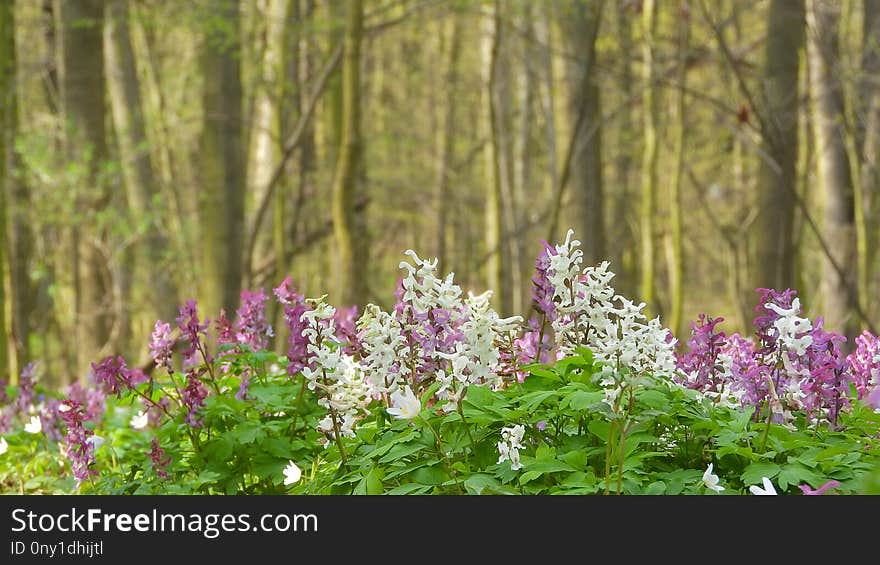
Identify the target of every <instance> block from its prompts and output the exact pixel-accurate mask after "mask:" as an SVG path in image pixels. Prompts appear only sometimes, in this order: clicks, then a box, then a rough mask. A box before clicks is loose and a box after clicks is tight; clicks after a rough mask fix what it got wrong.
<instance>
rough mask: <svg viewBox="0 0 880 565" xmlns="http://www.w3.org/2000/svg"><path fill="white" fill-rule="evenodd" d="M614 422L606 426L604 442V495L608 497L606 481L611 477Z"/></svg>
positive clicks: (608, 489) (608, 490)
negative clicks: (606, 438) (605, 439)
mask: <svg viewBox="0 0 880 565" xmlns="http://www.w3.org/2000/svg"><path fill="white" fill-rule="evenodd" d="M614 424H615V422H614V420H611V425H610V426H608V441H607V442H605V494H606V495H608V494H609V492H610V490H611V489H610V485H609V484H608V480H609V478H610V475H611V440H612V439H613V438H614Z"/></svg>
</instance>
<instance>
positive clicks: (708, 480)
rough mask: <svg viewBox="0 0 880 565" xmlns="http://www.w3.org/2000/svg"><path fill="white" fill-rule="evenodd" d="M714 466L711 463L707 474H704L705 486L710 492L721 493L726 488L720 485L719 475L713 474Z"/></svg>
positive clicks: (707, 468)
mask: <svg viewBox="0 0 880 565" xmlns="http://www.w3.org/2000/svg"><path fill="white" fill-rule="evenodd" d="M712 465H713V464H712V463H709V466H708V467H706V472H705V473H703V484H704V485H706V488H708V489H710V490H714V491H715V492H721V491H722V490H724V487H723V486H721V485H719V484H718V475H715V474H713V473H712Z"/></svg>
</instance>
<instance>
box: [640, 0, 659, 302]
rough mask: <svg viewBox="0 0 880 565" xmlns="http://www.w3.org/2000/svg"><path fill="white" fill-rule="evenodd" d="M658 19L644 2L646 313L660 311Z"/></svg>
mask: <svg viewBox="0 0 880 565" xmlns="http://www.w3.org/2000/svg"><path fill="white" fill-rule="evenodd" d="M656 22H657V5H656V2H655V0H645V1H644V2H643V3H642V126H643V129H644V149H643V152H642V201H641V211H640V221H639V224H640V226H641V233H640V240H641V273H640V279H639V280H640V294H641V297H640V298H641V300H643V301H644V302H645V303H646V304H647V306H646V308H645V311H646V312H651V313H656V312H657V305H656V304H655V303H654V302H655V300H654V298H655V297H654V291H655V287H656V281H655V280H654V278H655V271H654V263H655V259H654V255H655V231H656V224H655V216H656V208H657V205H656V200H657V152H658V140H657V116H658V114H659V103H658V99H657V96H656V94H657V88H656V85H655V82H656V81H655V79H656V70H655V65H654V41H655V40H654V33H655V29H656Z"/></svg>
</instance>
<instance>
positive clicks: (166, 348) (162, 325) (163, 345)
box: [150, 320, 175, 371]
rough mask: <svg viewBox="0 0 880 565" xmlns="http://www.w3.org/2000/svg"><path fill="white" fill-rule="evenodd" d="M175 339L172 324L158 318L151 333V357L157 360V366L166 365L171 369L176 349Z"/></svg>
mask: <svg viewBox="0 0 880 565" xmlns="http://www.w3.org/2000/svg"><path fill="white" fill-rule="evenodd" d="M174 341H175V340H174V339H172V338H171V324H169V323H167V322H163V321H162V320H156V325H155V326H154V327H153V333H152V334H150V357H151V358H152V359H153V361H155V362H156V366H157V367H165V368H166V369H168V371H171V370H172V368H171V354H172V352H173V349H174Z"/></svg>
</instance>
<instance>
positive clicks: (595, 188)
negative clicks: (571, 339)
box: [560, 0, 606, 264]
mask: <svg viewBox="0 0 880 565" xmlns="http://www.w3.org/2000/svg"><path fill="white" fill-rule="evenodd" d="M604 4H605V2H604V0H600V1H598V2H587V1H586V0H574V1H572V2H571V3H569V4H566V5H565V7H564V9H562V10H561V13H560V22H561V24H562V25H561V27H562V29H563V31H564V33H565V36H566V39H567V41H566V45H567V47H568V50H569V51H570V52H571V53H574V54H575V55H576V57H577V59H575V60H573V61H571V62H570V63H569V65H568V73H567V75H568V76H567V79H568V84H569V120H568V121H569V123H571V124H575V123H577V116H578V114H579V113H581V112H583V114H584V117H583V119H581V121H580V128H579V130H578V132H577V134H576V137H575V146H574V154H573V155H572V162H571V194H572V196H573V202H574V206H572V207H571V210H572V214H570V215H569V218H570V221H571V226H570V227H572V228H573V229H574V230H575V233H576V234H577V237H578V239H580V241H581V243H582V249H583V251H584V262H585V263H587V264H593V263H596V262H598V261H600V260H603V259H605V258H606V250H605V214H604V206H605V197H604V192H603V186H602V126H601V120H602V112H601V102H600V94H599V81H598V78H597V72H596V71H597V67H596V39H597V38H598V36H599V27H600V23H601V21H602V9H603V7H604ZM584 75H588V77H589V78H587V80H584Z"/></svg>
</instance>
